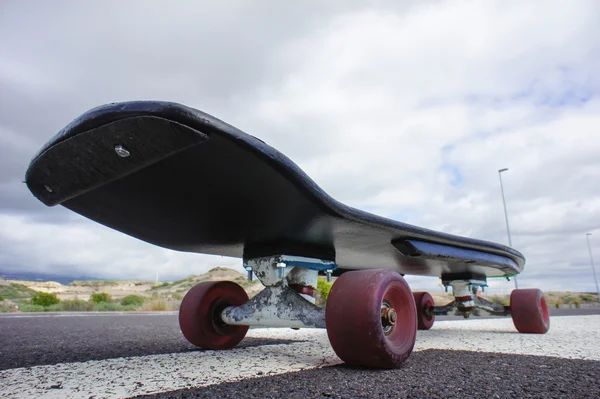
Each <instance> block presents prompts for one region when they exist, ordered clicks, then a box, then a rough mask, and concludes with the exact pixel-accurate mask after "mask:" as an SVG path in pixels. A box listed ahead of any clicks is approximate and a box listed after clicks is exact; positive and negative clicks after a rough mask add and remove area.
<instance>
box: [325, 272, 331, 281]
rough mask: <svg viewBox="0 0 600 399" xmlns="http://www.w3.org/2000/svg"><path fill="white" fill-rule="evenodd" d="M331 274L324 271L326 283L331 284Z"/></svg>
mask: <svg viewBox="0 0 600 399" xmlns="http://www.w3.org/2000/svg"><path fill="white" fill-rule="evenodd" d="M331 273H333V270H325V275H326V276H327V282H328V283H331Z"/></svg>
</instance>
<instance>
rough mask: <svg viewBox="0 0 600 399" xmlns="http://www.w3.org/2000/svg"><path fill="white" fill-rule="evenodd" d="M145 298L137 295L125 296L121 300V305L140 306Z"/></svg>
mask: <svg viewBox="0 0 600 399" xmlns="http://www.w3.org/2000/svg"><path fill="white" fill-rule="evenodd" d="M145 300H146V298H144V297H142V296H139V295H127V296H126V297H124V298H122V299H121V305H123V306H130V305H133V306H142V305H143V304H144V301H145Z"/></svg>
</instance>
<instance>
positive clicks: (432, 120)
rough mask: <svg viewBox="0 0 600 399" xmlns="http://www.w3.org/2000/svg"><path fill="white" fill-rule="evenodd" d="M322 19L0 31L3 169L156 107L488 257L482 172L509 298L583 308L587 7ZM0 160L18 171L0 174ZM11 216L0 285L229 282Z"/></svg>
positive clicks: (161, 17) (589, 219) (599, 103)
mask: <svg viewBox="0 0 600 399" xmlns="http://www.w3.org/2000/svg"><path fill="white" fill-rule="evenodd" d="M332 4H333V5H330V6H323V8H312V7H311V6H305V7H304V6H301V5H297V6H294V7H296V8H294V9H292V10H290V9H286V8H285V7H279V8H273V10H272V11H270V12H264V11H265V9H267V8H268V7H266V6H265V7H258V8H257V9H254V8H248V7H245V6H243V5H242V3H236V5H223V6H219V7H216V8H215V9H203V10H199V9H197V8H190V10H189V12H185V11H170V12H169V13H162V12H161V13H156V12H151V11H150V10H148V9H146V10H141V9H140V10H138V9H137V6H132V9H131V10H130V12H125V11H123V12H119V13H116V12H114V10H111V8H110V7H108V8H106V9H105V10H104V11H102V12H101V14H102V15H103V17H102V18H101V20H102V21H103V22H102V23H99V22H98V20H97V18H98V17H97V16H94V15H96V14H95V13H98V12H100V11H99V10H97V9H95V8H94V7H92V8H91V9H90V8H86V7H85V6H80V7H82V8H77V9H76V10H74V9H72V7H58V8H57V10H55V11H54V12H56V13H57V14H56V19H53V18H51V17H50V16H49V15H47V14H48V13H52V12H53V11H52V10H51V9H45V10H43V11H44V13H43V15H42V12H41V11H40V13H39V15H37V14H34V15H30V13H29V11H27V13H22V12H20V11H19V12H17V11H18V10H17V11H14V13H13V14H11V15H14V16H13V18H21V19H22V21H17V22H18V23H15V22H14V21H12V23H10V22H11V21H8V20H6V21H5V22H6V24H4V26H10V27H11V29H12V30H11V31H10V34H11V35H10V37H12V38H13V39H14V40H12V41H10V39H8V37H9V36H8V35H1V36H0V51H2V54H3V56H2V57H1V59H0V84H6V85H7V86H6V87H8V88H9V89H10V93H12V94H11V99H12V100H9V99H8V97H7V95H5V94H4V93H9V91H8V90H7V91H4V92H2V93H0V134H2V143H3V146H4V143H7V145H6V153H7V154H8V155H11V158H10V160H11V161H10V162H11V165H12V164H14V163H15V162H17V161H16V160H14V161H13V159H15V158H17V155H14V154H19V155H18V157H21V158H22V157H23V155H21V154H22V152H23V148H22V147H23V146H22V143H27V146H30V143H31V142H34V143H36V146H38V145H41V144H42V143H43V141H44V140H45V139H47V138H49V137H50V136H51V135H52V134H53V133H54V131H52V129H59V128H60V127H62V125H64V124H66V123H67V122H68V121H69V118H72V117H74V116H76V114H77V113H81V112H83V111H84V110H85V108H86V107H91V106H94V105H98V104H99V103H102V102H109V101H113V100H123V99H137V98H155V99H165V100H174V101H178V102H182V103H185V104H187V105H191V106H195V107H198V108H201V109H203V110H205V111H208V112H211V113H214V114H215V116H217V117H219V118H221V119H224V120H225V121H227V122H230V123H232V124H234V125H236V126H238V127H240V128H242V129H243V130H246V131H248V133H251V134H253V135H255V136H257V137H259V138H261V139H263V140H265V141H266V142H267V143H268V144H270V145H272V146H274V147H275V148H277V149H279V150H281V151H282V152H283V153H284V154H286V155H288V156H289V157H290V158H292V160H294V161H295V162H296V163H298V164H299V165H300V166H301V167H302V168H303V169H304V170H305V171H306V172H307V173H308V174H309V175H310V176H311V177H312V178H314V180H315V181H316V182H317V183H318V184H319V185H321V186H322V187H323V188H324V189H325V190H326V191H327V192H329V193H330V194H331V195H333V196H334V197H335V198H337V199H339V200H341V201H343V202H345V203H347V204H349V205H352V206H356V207H358V208H361V209H366V210H370V211H372V212H375V213H378V214H382V215H384V216H389V217H394V218H398V219H401V220H403V221H407V222H409V223H413V224H417V225H422V226H425V227H430V228H434V229H439V230H443V231H447V232H451V233H456V234H462V235H468V236H473V237H478V238H484V239H489V240H494V241H498V242H503V243H504V242H506V232H505V226H504V215H503V210H502V202H501V198H500V190H499V182H498V174H497V170H498V169H499V168H502V167H508V168H510V170H509V171H508V172H507V173H505V174H504V175H503V177H504V183H505V191H506V197H507V202H508V210H509V216H510V222H511V228H512V232H513V243H514V245H515V246H516V247H517V248H518V249H519V250H521V251H522V252H524V253H525V255H526V256H527V258H528V267H527V269H526V272H525V273H524V274H523V276H522V277H521V284H522V285H523V286H534V285H537V286H540V287H541V288H544V289H564V290H567V289H570V290H593V289H594V285H593V282H591V280H590V279H591V270H590V267H589V257H588V254H587V248H586V244H585V232H587V231H594V232H595V235H594V236H593V237H595V236H597V239H598V240H600V230H599V225H600V223H599V222H600V217H599V216H598V215H599V208H600V191H599V190H598V188H597V185H596V184H595V180H596V178H597V176H598V175H599V174H600V161H599V159H598V157H597V154H598V153H599V150H600V133H599V132H600V117H598V115H600V113H599V112H598V111H599V110H600V100H599V98H598V94H599V93H600V78H598V75H597V73H596V71H597V70H600V39H599V38H600V34H599V31H598V26H600V6H598V4H597V3H596V2H593V1H574V2H569V3H565V2H560V1H549V2H544V5H543V6H540V5H539V4H538V3H537V2H533V1H532V2H506V1H495V2H468V1H442V2H432V3H427V4H424V3H422V2H418V3H411V5H410V6H404V7H402V8H394V7H395V6H392V5H388V6H384V7H381V8H367V7H363V6H361V5H360V4H358V3H357V4H353V6H352V7H349V8H343V7H345V6H342V4H343V3H332ZM336 7H338V8H339V10H336ZM134 9H135V11H136V12H133V11H134ZM69 10H70V11H69ZM85 10H87V12H84V11H85ZM90 10H91V11H90ZM92 11H93V12H92ZM15 16H16V17H15ZM0 18H1V17H0ZM53 20H56V21H62V22H61V23H58V22H56V23H54V22H51V21H53ZM0 21H2V20H1V19H0ZM65 21H67V22H69V23H66V22H65ZM2 25H3V24H0V26H2ZM1 29H2V28H0V33H1V32H2V30H1ZM5 29H6V28H5ZM74 32H77V33H76V34H75V33H74ZM46 37H47V38H48V40H49V41H50V42H51V45H50V46H48V45H46V44H44V43H45V42H44V41H43V40H41V38H46ZM53 99H56V100H55V101H54V100H53ZM50 103H52V105H49V104H50ZM31 104H34V105H35V106H36V109H39V113H36V117H35V118H32V117H31V112H30V111H28V109H26V108H28V107H31ZM82 107H83V108H82ZM2 109H4V110H5V111H4V113H3V111H2ZM29 109H30V108H29ZM8 110H10V112H9V111H8ZM49 128H51V129H49ZM6 132H10V135H9V136H7V137H4V135H5V133H6ZM20 136H22V137H27V139H24V140H21V139H19V137H20ZM11 143H17V144H19V143H21V144H19V145H15V146H13V145H12V144H11ZM38 143H39V144H38ZM13 147H14V148H15V150H16V149H18V150H19V151H18V152H14V153H13V154H9V152H11V151H12V150H9V148H11V149H12V148H13ZM17 147H18V148H17ZM35 149H37V148H35ZM2 151H3V153H4V151H5V150H4V149H3V150H2ZM33 151H34V150H32V152H33ZM8 155H7V158H6V159H9V158H8ZM27 161H28V159H26V160H23V164H25V163H26V162H27ZM17 169H19V168H14V167H13V168H11V172H10V174H4V175H3V177H2V179H3V180H2V181H0V183H2V185H0V191H2V190H4V189H1V187H6V190H5V191H8V190H10V192H11V195H10V196H9V195H4V194H3V196H0V198H10V203H11V204H15V203H17V202H18V201H17V200H15V198H16V197H15V196H14V195H13V194H12V192H13V191H14V190H15V188H14V187H15V185H14V183H11V184H9V182H15V181H17V180H16V179H20V178H21V177H20V176H16V170H17ZM19 170H20V169H19ZM0 194H2V193H1V192H0ZM20 195H22V196H23V197H24V196H26V195H27V196H29V194H28V193H22V194H20ZM27 198H28V199H27V200H23V204H27V205H28V206H27V207H24V208H23V209H21V210H20V211H18V212H17V211H16V210H15V209H16V208H17V206H13V205H11V206H9V205H8V204H6V205H5V204H3V206H2V208H6V211H5V212H3V214H1V217H0V223H2V224H1V226H2V228H1V229H0V234H1V235H0V237H1V239H2V240H3V242H4V243H6V244H7V245H6V247H10V248H11V249H10V250H4V248H3V252H2V258H0V259H1V260H2V262H4V264H5V265H16V264H27V265H31V264H36V265H39V267H40V268H51V267H53V265H63V266H61V267H77V268H82V269H86V270H89V271H90V274H98V273H105V274H104V275H105V276H108V275H109V274H111V273H122V275H123V276H124V277H130V276H140V277H143V278H152V276H154V273H155V270H156V269H160V270H164V271H165V272H166V271H169V272H172V273H173V274H179V275H185V274H188V273H193V272H198V271H204V270H206V269H207V268H208V267H210V266H213V265H215V266H216V265H221V264H227V265H236V264H237V265H238V267H239V262H238V261H235V260H231V259H222V258H216V257H204V256H200V257H198V256H196V255H190V254H179V253H175V252H172V251H166V250H163V249H158V248H155V247H151V246H149V245H147V244H144V243H141V242H139V241H136V240H134V239H132V238H129V237H125V236H122V235H120V234H118V233H115V232H111V231H109V230H108V229H106V228H104V227H100V226H95V225H93V224H92V223H91V222H88V221H85V220H82V219H80V218H78V217H75V218H74V219H73V220H71V221H70V222H69V223H68V224H65V223H62V224H61V225H57V224H52V223H54V222H52V221H48V220H46V219H44V220H46V221H45V222H42V221H40V219H39V218H40V217H41V215H51V214H55V213H54V212H58V211H57V209H48V210H44V211H41V210H40V211H33V210H32V209H31V208H32V207H31V206H30V203H28V202H27V201H30V199H29V197H27ZM7 202H8V201H7ZM39 206H40V207H41V206H42V205H41V204H39ZM40 209H41V208H40ZM0 212H1V211H0ZM34 213H36V215H34ZM63 214H66V212H65V213H61V215H63ZM34 216H35V217H34ZM61 217H63V218H64V216H61ZM63 221H64V220H63ZM594 240H596V239H594V238H593V239H592V242H596V241H594ZM594 245H595V246H594V248H599V246H598V245H596V244H594ZM3 247H4V245H3ZM596 252H598V253H600V252H599V251H598V250H596ZM65 254H68V255H69V256H68V257H66V256H65ZM598 256H599V257H600V255H598ZM240 270H241V269H240ZM96 271H99V272H98V273H95V272H96ZM148 271H150V272H148ZM165 272H161V273H165ZM148 273H149V274H150V277H148ZM412 281H414V284H415V285H416V286H417V287H418V286H421V287H422V288H428V287H429V288H435V287H436V283H437V282H436V281H435V279H422V278H413V280H412ZM494 284H495V285H496V286H497V289H499V290H503V289H507V287H510V286H511V284H510V283H509V284H503V283H499V282H498V283H494Z"/></svg>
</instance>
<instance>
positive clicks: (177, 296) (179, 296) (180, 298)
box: [171, 294, 183, 301]
mask: <svg viewBox="0 0 600 399" xmlns="http://www.w3.org/2000/svg"><path fill="white" fill-rule="evenodd" d="M171 297H172V298H173V299H177V300H178V301H181V300H182V299H183V297H182V296H181V295H180V294H173V295H172V296H171Z"/></svg>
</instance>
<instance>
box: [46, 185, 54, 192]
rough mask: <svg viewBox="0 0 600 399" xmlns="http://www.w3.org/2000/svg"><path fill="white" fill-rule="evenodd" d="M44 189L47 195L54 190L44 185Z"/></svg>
mask: <svg viewBox="0 0 600 399" xmlns="http://www.w3.org/2000/svg"><path fill="white" fill-rule="evenodd" d="M44 188H45V189H46V191H48V192H49V193H51V192H53V191H54V190H52V189H51V188H50V187H49V186H46V185H44Z"/></svg>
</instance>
